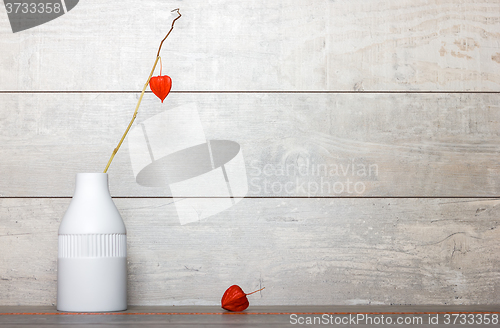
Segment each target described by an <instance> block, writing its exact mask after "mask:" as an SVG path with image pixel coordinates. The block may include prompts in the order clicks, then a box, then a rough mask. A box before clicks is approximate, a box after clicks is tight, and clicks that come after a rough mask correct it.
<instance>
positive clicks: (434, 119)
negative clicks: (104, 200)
mask: <svg viewBox="0 0 500 328" xmlns="http://www.w3.org/2000/svg"><path fill="white" fill-rule="evenodd" d="M177 7H179V8H180V10H181V12H182V14H183V17H182V18H181V19H180V20H178V21H177V23H176V26H175V29H174V31H173V32H172V34H171V36H170V37H169V38H168V39H167V41H166V43H165V45H164V48H163V50H162V54H161V55H162V59H163V73H164V74H168V75H170V76H171V77H172V79H173V88H172V93H171V94H170V95H169V96H168V97H167V99H166V100H165V103H164V104H163V105H161V104H160V103H159V100H158V99H157V98H156V97H155V96H154V95H153V94H151V93H147V94H146V95H145V97H144V100H143V103H142V105H141V109H140V112H139V116H138V119H137V122H141V121H143V120H145V119H147V118H148V117H152V116H153V115H155V114H156V113H158V112H160V111H165V110H169V109H171V108H175V107H177V106H180V105H183V104H187V103H195V104H196V105H197V106H198V110H199V115H200V119H201V122H202V124H203V128H204V130H205V134H206V136H207V138H209V139H226V140H232V141H235V142H238V143H239V144H240V145H241V151H242V153H243V155H244V158H245V163H246V166H247V177H248V181H249V192H248V197H246V198H244V199H243V200H241V201H240V202H239V203H237V204H236V205H235V206H233V207H231V208H230V209H228V210H226V211H223V212H221V213H219V214H217V215H215V216H212V217H210V218H207V219H205V220H202V221H199V222H196V223H192V224H187V225H180V224H179V220H178V215H177V212H176V209H175V206H174V204H173V201H172V198H171V193H170V191H169V189H168V187H167V188H147V187H141V186H140V185H138V184H137V183H136V182H135V179H134V175H133V173H132V168H131V163H130V156H129V154H128V149H127V147H128V146H127V144H126V143H125V144H124V146H123V147H122V149H121V150H120V152H119V153H118V155H117V156H116V158H115V160H114V162H113V164H112V165H111V168H110V170H109V179H110V190H111V194H112V196H113V197H114V200H115V203H116V205H117V207H118V209H119V210H120V212H121V214H122V216H123V219H124V221H125V223H126V226H127V231H128V254H129V303H130V304H134V305H187V304H199V305H215V304H218V303H219V301H220V297H221V296H222V293H223V292H224V290H225V288H227V287H228V286H230V285H232V284H238V285H240V286H241V287H242V288H243V289H244V290H245V291H247V292H250V291H252V290H255V289H258V288H260V287H261V286H262V287H264V286H265V287H266V289H265V290H263V291H262V292H260V293H259V294H255V295H252V296H251V304H254V305H276V304H285V305H298V304H302V305H305V304H307V305H313V304H499V303H500V243H499V239H500V229H499V228H498V227H499V221H500V218H499V217H500V206H499V205H500V166H499V160H500V158H499V151H500V105H499V100H500V3H499V1H498V0H460V1H457V0H431V1H429V0H386V1H379V0H345V1H344V0H339V1H328V0H276V1H265V0H255V1H249V0H244V1H224V0H214V1H206V0H193V1H188V2H184V1H163V0H151V1H131V0H126V1H123V0H121V1H117V0H113V1H98V0H86V1H80V3H79V4H78V6H77V7H75V8H74V9H73V10H72V11H70V12H69V13H68V14H66V15H64V16H62V17H60V18H58V19H56V20H54V21H52V22H50V23H47V24H44V25H41V26H39V27H35V28H32V29H30V30H27V31H24V32H19V33H15V34H14V33H12V32H11V30H10V25H9V23H8V21H7V15H6V12H5V8H4V7H3V6H0V145H1V146H0V176H1V178H0V305H50V304H54V303H55V302H56V278H57V272H56V261H57V230H58V226H59V222H60V220H61V218H62V216H63V215H64V212H65V210H66V208H67V206H68V204H69V202H70V200H71V196H72V194H73V190H74V179H75V174H76V173H78V172H102V170H103V169H104V167H105V165H106V162H107V160H108V158H109V155H110V154H111V151H112V149H113V148H114V147H115V146H116V143H117V142H118V140H119V138H120V137H121V134H122V133H123V131H124V129H125V127H126V125H127V124H128V121H129V120H130V118H131V115H132V113H133V110H134V107H135V104H136V102H137V99H138V97H139V93H140V92H139V91H140V90H141V89H142V86H143V84H144V83H145V81H146V79H147V75H148V73H149V71H150V69H151V67H152V65H153V62H154V59H155V55H156V51H157V49H158V45H159V42H160V40H161V39H162V38H163V36H164V35H165V33H166V32H167V31H168V29H169V28H170V23H171V21H172V19H173V18H174V17H175V14H173V13H171V12H170V10H172V9H174V8H177ZM301 163H302V164H301ZM303 163H314V164H315V165H317V167H325V166H326V167H328V168H330V169H333V168H337V169H338V168H340V171H337V172H338V173H337V174H334V173H331V174H330V173H324V172H323V173H318V174H314V173H310V174H306V175H300V174H297V173H296V172H288V174H284V175H283V174H281V173H280V172H279V168H280V167H283V166H285V167H286V166H287V165H291V166H292V167H293V166H295V167H296V166H298V165H303ZM320 165H324V166H320ZM348 165H351V166H352V165H355V167H356V168H363V167H364V168H369V167H371V168H373V169H374V171H373V172H371V174H365V175H363V174H358V172H355V173H352V172H350V171H349V172H348V173H345V174H344V173H342V171H341V170H342V168H343V169H344V170H345V169H346V168H348ZM375 169H376V170H375ZM264 170H266V171H264ZM322 178H324V179H325V180H327V181H329V182H339V183H341V184H344V186H345V184H346V183H348V181H347V180H348V179H350V181H351V182H352V183H356V182H357V183H359V184H358V187H360V189H358V191H360V192H352V190H351V192H348V191H347V190H343V191H340V190H339V189H337V190H327V189H323V190H321V189H318V190H317V189H314V188H315V187H317V186H320V185H321V183H322V181H324V180H321V179H322ZM289 182H290V183H292V184H291V186H295V187H297V188H295V189H293V190H290V189H289V190H288V191H287V190H284V189H283V188H282V189H280V188H279V187H280V186H285V185H286V184H287V183H289ZM266 186H267V189H266ZM303 186H306V188H302V187H303ZM273 187H274V188H273ZM361 187H364V188H363V190H362V191H361ZM201 196H203V195H201ZM205 196H207V195H205Z"/></svg>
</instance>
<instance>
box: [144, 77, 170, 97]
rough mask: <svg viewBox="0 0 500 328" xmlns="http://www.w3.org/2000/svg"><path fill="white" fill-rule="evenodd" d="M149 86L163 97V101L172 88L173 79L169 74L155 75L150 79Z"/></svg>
mask: <svg viewBox="0 0 500 328" xmlns="http://www.w3.org/2000/svg"><path fill="white" fill-rule="evenodd" d="M160 74H161V73H160ZM149 87H150V88H151V91H153V93H154V94H155V95H156V96H157V97H158V98H160V99H161V102H163V100H165V98H167V95H168V93H169V92H170V89H171V88H172V79H171V78H170V76H168V75H163V76H153V77H152V78H151V79H150V80H149Z"/></svg>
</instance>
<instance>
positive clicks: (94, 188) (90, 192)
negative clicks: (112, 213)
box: [73, 173, 111, 198]
mask: <svg viewBox="0 0 500 328" xmlns="http://www.w3.org/2000/svg"><path fill="white" fill-rule="evenodd" d="M73 197H78V198H80V197H92V198H94V197H111V195H110V194H109V188H108V174H107V173H78V174H77V175H76V187H75V194H74V195H73Z"/></svg>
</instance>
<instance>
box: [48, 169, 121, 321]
mask: <svg viewBox="0 0 500 328" xmlns="http://www.w3.org/2000/svg"><path fill="white" fill-rule="evenodd" d="M57 309H58V310H59V311H69V312H108V311H122V310H126V309H127V235H126V229H125V224H124V223H123V220H122V218H121V216H120V213H119V212H118V209H117V208H116V206H115V204H114V203H113V200H112V199H111V195H110V193H109V188H108V175H107V174H106V173H78V174H77V176H76V188H75V193H74V195H73V199H72V200H71V203H70V205H69V207H68V210H67V211H66V214H65V215H64V217H63V219H62V221H61V224H60V226H59V254H58V258H57Z"/></svg>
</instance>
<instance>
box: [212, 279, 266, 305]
mask: <svg viewBox="0 0 500 328" xmlns="http://www.w3.org/2000/svg"><path fill="white" fill-rule="evenodd" d="M264 288H266V287H264ZM264 288H261V289H259V290H256V291H254V292H251V293H248V294H245V292H244V291H243V289H241V287H240V286H238V285H232V286H231V287H229V288H228V289H227V290H226V292H225V293H224V295H223V296H222V300H221V304H222V308H223V309H224V310H228V311H243V310H245V309H246V308H247V307H248V305H250V303H248V299H247V295H251V294H253V293H257V292H260V291H261V290H262V289H264Z"/></svg>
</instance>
